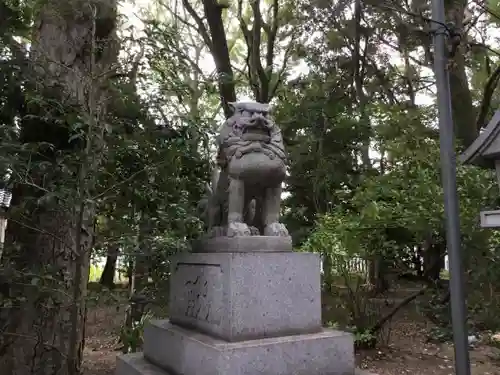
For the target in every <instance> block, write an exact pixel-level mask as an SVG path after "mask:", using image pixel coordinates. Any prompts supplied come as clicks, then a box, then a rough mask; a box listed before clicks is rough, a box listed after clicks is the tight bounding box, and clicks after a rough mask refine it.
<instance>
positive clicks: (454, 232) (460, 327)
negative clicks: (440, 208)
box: [432, 0, 470, 375]
mask: <svg viewBox="0 0 500 375" xmlns="http://www.w3.org/2000/svg"><path fill="white" fill-rule="evenodd" d="M432 19H433V21H434V22H433V26H434V74H435V76H436V89H437V103H438V111H439V139H440V144H441V147H440V148H441V176H442V180H443V191H444V212H445V216H446V243H447V248H448V256H449V260H450V297H451V320H452V325H453V341H454V344H455V345H454V349H455V374H456V375H470V360H469V345H468V344H469V343H468V337H467V328H466V327H467V326H466V324H467V322H466V307H465V294H464V283H463V269H462V267H463V266H462V254H461V246H460V216H459V215H460V212H459V208H458V196H457V176H456V161H455V148H454V136H453V117H452V111H451V95H450V82H449V77H448V68H447V65H448V46H447V44H446V37H447V36H449V35H448V31H449V30H448V28H447V27H446V26H445V22H446V21H445V13H444V2H443V0H432Z"/></svg>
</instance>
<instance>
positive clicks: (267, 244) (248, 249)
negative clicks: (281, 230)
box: [193, 236, 293, 253]
mask: <svg viewBox="0 0 500 375" xmlns="http://www.w3.org/2000/svg"><path fill="white" fill-rule="evenodd" d="M292 250H293V246H292V237H290V236H287V237H274V236H236V237H214V238H203V239H200V240H197V241H195V242H194V243H193V252H195V253H260V252H263V253H278V252H289V251H292Z"/></svg>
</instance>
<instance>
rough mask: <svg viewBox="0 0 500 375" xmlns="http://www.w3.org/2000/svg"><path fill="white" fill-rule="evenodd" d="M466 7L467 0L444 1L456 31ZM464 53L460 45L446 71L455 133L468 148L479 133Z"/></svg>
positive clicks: (462, 46) (460, 24)
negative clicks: (448, 78) (448, 79)
mask: <svg viewBox="0 0 500 375" xmlns="http://www.w3.org/2000/svg"><path fill="white" fill-rule="evenodd" d="M466 5H467V0H445V11H446V15H447V20H448V21H450V22H452V23H454V24H455V25H456V27H457V28H458V30H462V29H463V20H464V10H465V8H466ZM465 53H466V47H465V45H463V43H462V44H461V45H460V46H458V47H457V48H456V51H455V53H454V55H453V56H452V58H451V59H450V61H449V64H448V71H449V76H450V92H451V106H452V112H453V121H454V123H455V129H456V130H455V131H456V134H457V138H458V139H459V140H460V141H461V143H462V145H463V146H464V147H468V146H470V144H471V143H472V142H474V140H475V139H476V137H477V136H478V135H479V131H478V128H477V125H476V109H475V108H474V104H473V102H472V94H471V92H470V88H469V82H468V80H467V73H466V67H465Z"/></svg>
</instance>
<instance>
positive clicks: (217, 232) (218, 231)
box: [208, 227, 225, 238]
mask: <svg viewBox="0 0 500 375" xmlns="http://www.w3.org/2000/svg"><path fill="white" fill-rule="evenodd" d="M224 235H225V230H224V228H223V227H212V228H211V229H210V231H209V235H208V236H209V238H215V237H222V236H224Z"/></svg>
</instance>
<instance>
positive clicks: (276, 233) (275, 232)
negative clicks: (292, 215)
mask: <svg viewBox="0 0 500 375" xmlns="http://www.w3.org/2000/svg"><path fill="white" fill-rule="evenodd" d="M288 235H289V234H288V230H287V229H286V227H285V224H281V223H271V224H269V225H266V227H265V228H264V236H273V237H287V236H288Z"/></svg>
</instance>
